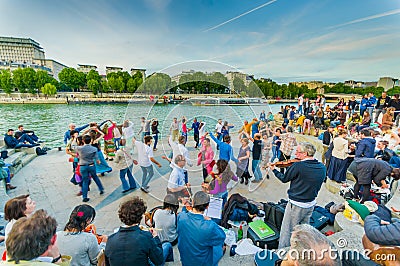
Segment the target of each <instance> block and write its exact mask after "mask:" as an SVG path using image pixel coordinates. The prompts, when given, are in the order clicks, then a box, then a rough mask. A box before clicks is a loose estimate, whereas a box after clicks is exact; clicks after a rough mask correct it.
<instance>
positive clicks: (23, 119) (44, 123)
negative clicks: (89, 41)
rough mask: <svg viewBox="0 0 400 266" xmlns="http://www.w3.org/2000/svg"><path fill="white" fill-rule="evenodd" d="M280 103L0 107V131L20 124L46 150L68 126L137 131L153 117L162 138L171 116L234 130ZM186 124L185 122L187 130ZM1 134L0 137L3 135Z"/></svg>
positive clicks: (59, 141) (209, 127)
mask: <svg viewBox="0 0 400 266" xmlns="http://www.w3.org/2000/svg"><path fill="white" fill-rule="evenodd" d="M280 106H281V104H269V105H268V104H265V105H254V106H253V105H252V106H191V105H186V104H180V105H172V104H170V105H162V104H157V105H151V104H150V103H149V104H129V105H127V104H77V105H64V104H35V105H29V104H24V105H21V104H5V105H0V130H1V132H3V133H5V132H6V131H7V129H8V128H13V129H16V128H17V126H18V125H20V124H23V125H24V127H25V129H26V130H34V131H35V134H36V135H38V136H39V137H40V138H41V139H42V140H44V141H45V142H46V143H47V144H48V146H49V147H58V146H63V145H64V144H63V136H64V133H65V131H66V130H67V129H68V124H69V123H71V122H73V123H75V124H76V125H77V126H80V125H84V124H86V123H89V122H91V121H96V122H101V121H103V120H106V119H111V120H113V121H116V122H117V123H118V124H120V123H122V121H123V120H125V119H130V120H131V121H132V122H133V123H134V125H135V129H136V130H139V128H140V117H142V116H144V117H148V118H149V119H150V118H157V119H158V120H159V124H160V126H159V130H160V132H161V133H162V137H165V136H166V134H168V129H169V126H170V124H171V121H172V119H173V118H174V117H178V118H181V117H182V116H183V115H185V116H186V117H187V118H188V119H189V121H190V122H191V121H192V119H193V118H194V117H197V119H198V120H202V121H205V122H206V125H207V130H213V129H214V127H215V123H216V121H217V119H219V118H221V119H223V120H226V121H229V123H232V124H234V125H235V128H234V129H233V130H234V131H235V130H238V129H239V128H240V127H241V125H242V124H243V120H245V119H248V120H251V119H253V118H254V117H257V118H258V117H259V115H260V113H261V111H262V110H265V112H266V113H268V112H269V111H272V112H273V113H276V112H278V111H279V108H280ZM189 124H190V125H191V123H188V127H190V126H189ZM3 133H2V134H3Z"/></svg>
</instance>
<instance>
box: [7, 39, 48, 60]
mask: <svg viewBox="0 0 400 266" xmlns="http://www.w3.org/2000/svg"><path fill="white" fill-rule="evenodd" d="M44 58H45V56H44V50H43V48H42V47H40V45H39V43H37V42H35V41H34V40H32V39H30V38H15V37H0V60H1V61H3V62H12V63H23V64H28V63H32V61H33V59H44Z"/></svg>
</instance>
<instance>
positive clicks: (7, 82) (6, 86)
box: [0, 70, 13, 94]
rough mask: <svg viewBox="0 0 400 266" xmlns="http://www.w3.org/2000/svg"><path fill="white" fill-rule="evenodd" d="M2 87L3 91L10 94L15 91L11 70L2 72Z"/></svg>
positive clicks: (0, 84) (0, 77) (0, 74)
mask: <svg viewBox="0 0 400 266" xmlns="http://www.w3.org/2000/svg"><path fill="white" fill-rule="evenodd" d="M0 87H1V88H2V90H3V91H4V92H5V93H7V94H10V93H11V92H12V89H13V83H12V78H11V72H10V70H1V72H0Z"/></svg>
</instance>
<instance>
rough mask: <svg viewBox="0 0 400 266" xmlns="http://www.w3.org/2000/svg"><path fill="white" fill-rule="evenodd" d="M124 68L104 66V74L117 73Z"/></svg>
mask: <svg viewBox="0 0 400 266" xmlns="http://www.w3.org/2000/svg"><path fill="white" fill-rule="evenodd" d="M123 70H124V69H123V68H122V67H111V66H106V75H108V73H117V72H121V71H123Z"/></svg>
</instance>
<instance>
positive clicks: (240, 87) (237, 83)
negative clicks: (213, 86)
mask: <svg viewBox="0 0 400 266" xmlns="http://www.w3.org/2000/svg"><path fill="white" fill-rule="evenodd" d="M233 89H234V90H235V92H236V93H241V92H242V91H245V90H246V85H244V82H243V80H242V79H241V78H238V77H235V78H234V79H233Z"/></svg>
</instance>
